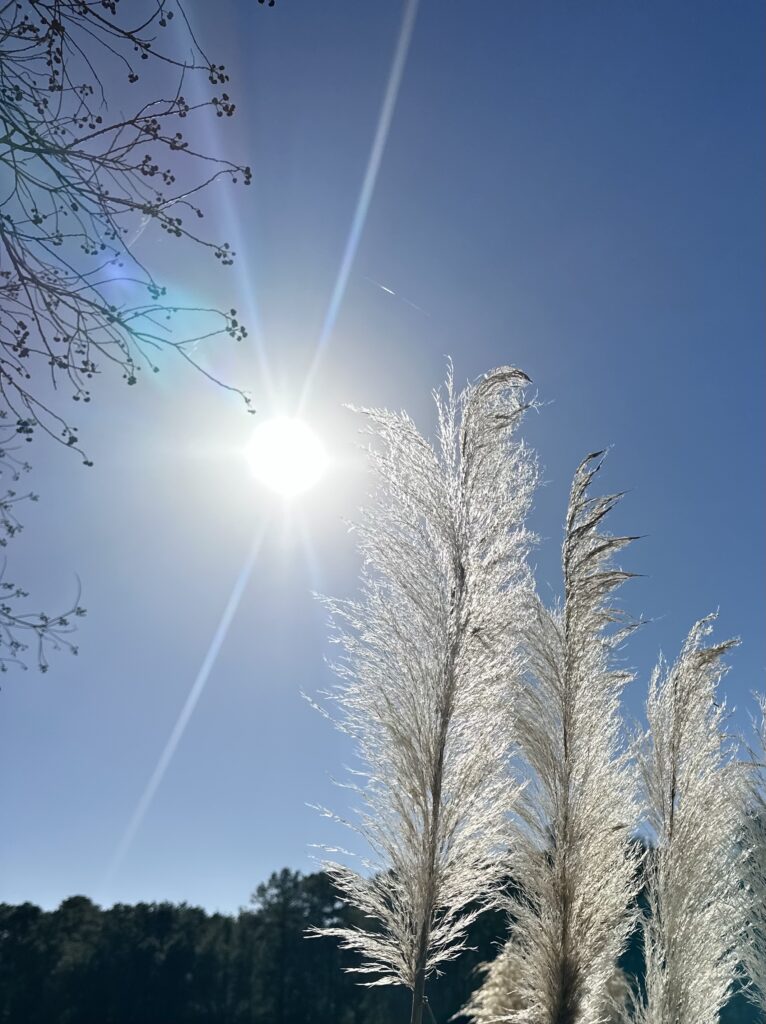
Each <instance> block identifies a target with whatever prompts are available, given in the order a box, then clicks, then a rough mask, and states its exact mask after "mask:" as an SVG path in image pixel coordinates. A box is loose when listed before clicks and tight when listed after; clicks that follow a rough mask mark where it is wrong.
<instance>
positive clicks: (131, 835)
mask: <svg viewBox="0 0 766 1024" xmlns="http://www.w3.org/2000/svg"><path fill="white" fill-rule="evenodd" d="M265 533H266V523H265V522H264V523H262V525H261V527H260V529H259V530H258V533H257V534H256V537H255V540H254V541H253V545H252V547H251V549H250V553H249V555H248V556H247V559H246V561H245V564H244V565H243V566H242V569H241V570H240V573H239V576H237V579H236V582H235V583H234V587H233V589H232V591H231V594H230V595H229V600H228V601H227V602H226V607H225V608H224V610H223V615H222V616H221V619H220V622H219V623H218V626H217V628H216V631H215V633H214V634H213V639H212V640H211V641H210V646H209V647H208V649H207V653H206V654H205V657H204V658H203V660H202V664H201V665H200V667H199V671H198V672H197V675H196V678H195V680H194V682H193V684H192V687H191V689H190V690H189V694H188V696H187V698H186V700H185V701H184V705H183V707H182V708H181V712H180V714H179V716H178V718H177V719H176V723H175V725H174V726H173V729H172V730H171V733H170V736H169V737H168V740H167V743H166V744H165V747H164V749H163V751H162V753H161V754H160V758H159V760H158V761H157V764H156V766H155V768H154V771H153V772H152V774H151V777H150V778H149V781H148V782H147V784H146V788H145V789H144V791H143V793H142V794H141V798H140V800H139V801H138V803H137V804H136V809H135V810H134V812H133V815H132V817H131V819H130V821H129V822H128V826H127V828H126V829H125V832H124V833H123V836H122V839H121V840H120V842H119V845H118V846H117V849H116V850H115V853H114V856H113V857H112V860H111V863H110V865H109V867H108V869H107V872H106V876H105V878H104V887H105V888H109V886H110V885H111V883H112V881H113V879H114V877H115V875H116V874H117V872H118V871H119V869H120V866H121V865H122V862H123V861H124V859H125V856H126V854H127V853H128V850H129V849H130V847H131V846H132V844H133V840H134V839H135V838H136V835H137V833H138V831H139V829H140V828H141V824H142V822H143V820H144V818H145V817H146V813H147V811H148V810H149V808H150V806H151V804H152V801H153V799H154V797H155V795H156V793H157V790H158V789H159V787H160V785H161V783H162V780H163V778H164V777H165V773H166V771H167V770H168V768H169V766H170V763H171V761H172V760H173V756H174V754H175V752H176V750H177V749H178V744H179V743H180V742H181V739H182V738H183V734H184V732H185V731H186V727H187V725H188V724H189V720H190V719H191V716H192V715H193V713H194V709H195V708H196V706H197V703H198V701H199V699H200V697H201V696H202V691H203V690H204V689H205V684H206V683H207V681H208V678H209V676H210V673H211V671H212V669H213V666H214V665H215V662H216V659H217V657H218V654H219V652H220V650H221V647H222V646H223V642H224V640H225V639H226V634H227V633H228V632H229V627H230V626H231V623H232V621H233V619H234V616H235V615H236V612H237V608H238V607H239V603H240V601H241V600H242V595H243V594H244V592H245V587H246V586H247V583H248V580H249V579H250V574H251V572H252V571H253V566H254V565H255V562H256V559H257V558H258V553H259V551H260V549H261V546H262V544H263V538H264V535H265Z"/></svg>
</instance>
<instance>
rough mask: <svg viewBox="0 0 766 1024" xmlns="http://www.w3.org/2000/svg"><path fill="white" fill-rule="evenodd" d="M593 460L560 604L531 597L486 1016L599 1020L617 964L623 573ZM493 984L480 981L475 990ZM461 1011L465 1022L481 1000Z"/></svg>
mask: <svg viewBox="0 0 766 1024" xmlns="http://www.w3.org/2000/svg"><path fill="white" fill-rule="evenodd" d="M602 454H603V453H601V452H597V453H594V454H592V455H589V456H588V457H587V458H586V459H585V460H584V461H583V462H582V464H581V465H580V466H579V468H578V470H577V472H576V474H575V478H574V482H573V485H572V491H571V496H570V501H569V509H568V513H567V521H566V532H565V539H564V546H563V570H564V586H565V594H564V603H563V607H561V608H559V609H556V610H553V611H550V610H548V609H546V608H545V607H544V606H543V604H542V602H541V601H540V600H538V599H534V604H533V612H532V615H531V619H530V625H529V627H528V630H527V638H526V640H527V642H526V647H527V655H528V659H529V670H528V673H527V676H526V679H525V681H524V684H523V685H522V687H521V690H520V693H519V695H518V697H517V699H516V707H515V713H516V737H515V738H516V742H517V744H518V748H519V754H520V757H521V759H522V761H523V764H524V768H525V773H526V775H527V776H528V778H529V785H528V786H527V788H526V790H525V791H524V794H523V796H522V799H521V801H520V805H519V817H520V824H521V834H520V840H519V843H518V846H517V851H516V856H515V858H514V864H513V875H514V879H515V881H516V882H517V883H518V890H517V894H516V896H515V899H514V901H513V902H512V903H511V906H510V910H511V915H512V919H513V925H512V933H511V938H510V939H509V941H508V944H507V946H506V947H505V950H504V951H503V953H502V954H501V955H502V957H503V958H504V960H503V961H501V964H502V966H498V968H497V971H498V972H503V976H504V978H505V979H506V980H507V981H508V982H509V983H510V979H513V986H514V989H513V992H509V993H508V994H507V1001H506V1003H505V1004H504V1003H503V1001H502V1000H500V1001H497V1002H493V1005H497V1006H498V1008H499V1013H498V1016H497V1017H496V1019H497V1020H502V1021H518V1022H521V1021H524V1022H528V1024H575V1022H578V1024H580V1022H583V1024H589V1022H594V1024H595V1022H597V1021H602V1020H604V1007H605V1006H606V1005H607V1003H608V1002H609V996H608V992H609V989H610V986H611V985H612V983H613V979H614V976H615V967H616V962H617V959H618V957H619V956H620V954H621V952H622V951H623V949H624V947H625V944H626V942H627V938H628V935H629V933H630V931H631V929H632V927H633V925H634V922H635V911H634V910H633V909H632V906H633V903H634V897H635V893H636V888H637V876H638V871H637V868H638V854H637V853H636V849H635V846H634V845H633V844H632V843H631V830H632V828H633V825H634V822H635V821H636V819H637V805H636V801H635V794H634V790H635V787H634V784H633V781H632V776H631V771H630V768H629V765H628V764H627V761H626V757H625V753H624V751H623V740H622V730H621V718H620V697H621V693H622V690H623V687H624V686H625V684H626V682H627V681H628V679H629V678H630V677H629V675H628V674H627V673H626V672H624V671H622V670H619V669H617V668H615V667H614V666H613V660H614V652H615V648H616V647H617V645H618V644H619V643H620V642H621V640H622V639H623V637H624V636H625V633H626V631H627V630H629V629H630V628H632V627H626V626H625V625H624V624H622V616H621V614H620V613H619V612H618V611H617V610H616V609H615V608H614V607H613V606H612V605H611V603H610V600H609V598H610V595H611V594H612V591H613V590H614V589H615V588H616V587H617V586H619V584H621V583H622V582H623V581H624V580H626V579H628V578H629V576H630V575H631V574H630V573H626V572H623V571H622V570H620V569H617V568H615V567H614V565H613V564H612V558H613V556H614V555H615V554H616V553H617V552H618V551H620V550H621V549H622V548H624V547H625V546H626V545H627V544H628V543H629V542H630V541H631V540H632V539H633V538H630V537H612V536H609V535H607V534H605V533H603V532H602V531H601V526H602V522H603V520H604V518H605V517H606V516H607V515H608V513H609V512H610V511H611V510H612V508H613V507H614V505H615V504H616V503H617V501H618V500H619V498H620V495H607V496H604V497H591V496H590V495H589V487H590V484H591V482H592V480H593V477H594V475H595V473H596V472H597V471H598V469H599V467H600V465H601V461H602ZM496 980H499V979H496V978H495V977H494V976H493V973H492V972H490V975H489V977H488V978H487V982H485V984H491V985H494V983H495V981H496ZM483 999H484V996H483V995H481V994H479V995H477V996H476V997H474V1000H473V1002H472V1004H471V1006H470V1007H469V1008H468V1009H467V1012H468V1013H469V1016H471V1018H472V1020H473V1021H474V1022H475V1024H484V1022H485V1021H486V1020H488V1019H490V1018H487V1017H486V1016H483V1010H482V1009H481V1007H482V1000H483Z"/></svg>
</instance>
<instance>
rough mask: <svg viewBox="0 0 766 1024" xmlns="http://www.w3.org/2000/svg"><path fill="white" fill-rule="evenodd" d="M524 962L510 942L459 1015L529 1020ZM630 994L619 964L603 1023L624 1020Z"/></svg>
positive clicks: (486, 1023) (490, 1023)
mask: <svg viewBox="0 0 766 1024" xmlns="http://www.w3.org/2000/svg"><path fill="white" fill-rule="evenodd" d="M523 967H524V965H523V963H522V962H521V960H520V958H519V957H518V956H516V955H515V947H514V946H513V945H512V944H510V943H509V944H507V945H506V946H505V947H504V948H503V949H502V950H501V951H500V953H499V954H498V955H497V956H496V957H495V959H494V960H493V961H492V962H491V963H490V964H487V965H485V966H484V968H483V973H484V981H483V982H482V984H481V985H480V986H479V988H478V989H477V990H476V992H474V994H473V996H472V998H471V1002H470V1004H469V1006H468V1008H466V1010H464V1011H463V1013H461V1014H458V1016H457V1017H456V1018H455V1019H460V1018H462V1016H463V1014H467V1015H468V1016H469V1017H470V1019H471V1020H472V1021H474V1022H475V1024H497V1022H499V1021H506V1020H509V1019H510V1020H526V1019H528V1017H527V1016H525V1013H524V1011H526V1010H527V1009H528V1008H527V1006H526V1004H525V1002H524V1000H523V996H522V988H523V986H522V984H521V975H520V971H521V970H523ZM629 994H630V982H629V981H628V978H627V976H626V975H625V972H624V971H623V970H621V968H620V967H617V966H615V968H614V973H613V974H612V977H611V978H610V980H609V983H608V984H607V986H606V988H605V990H604V992H603V1000H602V1004H603V1005H602V1006H601V1007H600V1011H599V1014H598V1016H597V1019H598V1021H599V1022H600V1024H622V1022H623V1020H624V1007H625V1006H626V1005H627V1001H628V998H629Z"/></svg>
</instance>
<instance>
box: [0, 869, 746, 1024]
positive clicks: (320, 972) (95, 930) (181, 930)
mask: <svg viewBox="0 0 766 1024" xmlns="http://www.w3.org/2000/svg"><path fill="white" fill-rule="evenodd" d="M340 922H343V923H345V924H348V923H354V922H355V912H354V911H353V910H352V909H349V908H348V907H346V906H344V905H343V904H341V903H340V902H339V901H338V899H337V898H336V896H335V894H334V892H333V889H332V887H331V885H330V882H329V880H328V879H327V877H326V876H325V875H323V874H321V873H317V874H312V875H306V876H303V875H301V874H300V873H297V872H292V871H288V870H283V871H281V872H280V873H278V874H273V875H272V876H271V878H270V879H269V881H268V882H266V883H264V884H262V885H260V886H258V888H257V890H256V892H255V894H254V896H253V901H252V907H251V908H250V909H247V910H243V911H241V912H240V913H239V915H238V916H236V917H229V916H226V915H222V914H207V913H206V912H205V911H204V910H201V909H199V908H197V907H189V906H187V905H185V904H181V905H179V906H176V905H174V904H171V903H152V904H147V903H139V904H136V905H135V906H127V905H123V904H117V905H116V906H114V907H112V908H111V909H108V910H102V909H101V908H100V907H98V906H96V905H95V904H94V903H92V902H91V901H90V900H89V899H87V898H86V897H84V896H73V897H71V898H70V899H68V900H65V901H64V902H63V903H62V904H61V906H60V907H59V908H58V909H57V910H55V911H49V912H47V911H43V910H41V909H40V908H39V907H36V906H34V905H33V904H31V903H24V904H22V905H20V906H10V905H8V904H0V1021H1V1022H2V1024H401V1021H403V1020H405V1019H407V1017H408V1014H409V999H408V995H407V993H405V992H403V991H402V990H401V989H394V988H390V987H385V988H362V987H360V986H359V985H357V984H356V983H355V981H354V975H349V974H347V973H344V972H343V970H342V968H343V967H348V966H351V965H352V964H353V962H354V961H353V957H352V955H351V954H348V953H343V952H340V951H339V950H338V948H337V944H336V942H335V941H334V940H332V939H328V938H317V939H306V938H305V935H304V933H305V931H306V929H307V928H309V927H311V926H319V927H327V926H330V925H334V924H338V923H340ZM505 935H506V922H505V918H504V915H502V914H500V913H499V912H487V913H484V914H482V915H481V916H480V917H479V918H478V919H477V921H476V922H475V923H474V925H473V927H472V929H471V931H470V934H469V945H470V946H471V947H474V948H472V949H471V950H469V951H468V952H466V953H465V954H464V955H463V956H462V957H461V958H460V959H459V960H457V961H455V962H454V963H451V964H447V965H446V969H445V972H444V975H443V976H442V977H440V978H437V979H435V980H434V981H433V982H432V983H431V984H430V990H429V997H430V1003H431V1008H432V1010H433V1014H434V1018H435V1020H436V1021H437V1022H438V1024H446V1022H447V1021H448V1020H449V1019H450V1017H452V1015H453V1014H455V1013H457V1011H458V1010H459V1009H460V1007H461V1006H463V1005H464V1003H465V1002H466V1000H467V998H468V996H469V994H470V992H471V991H472V989H473V988H474V987H475V986H476V985H477V983H478V981H479V975H478V974H477V967H478V965H479V964H481V963H485V962H486V961H488V960H490V959H492V957H494V955H495V953H496V950H497V945H498V943H499V942H501V941H502V940H503V939H504V938H505ZM623 966H624V967H625V968H626V969H627V970H628V971H629V972H630V973H631V974H636V975H637V974H640V950H639V948H638V943H637V942H636V943H634V944H633V946H632V947H631V948H630V949H629V950H628V952H627V954H626V957H625V962H624V964H623ZM757 1020H758V1017H757V1014H756V1013H755V1011H754V1009H753V1008H752V1007H750V1006H749V1005H748V1004H747V1002H746V1001H745V1000H744V998H743V997H742V996H737V997H736V998H735V999H734V1000H733V1001H732V1003H731V1004H730V1006H729V1007H728V1010H727V1013H726V1014H725V1016H724V1017H723V1018H722V1021H723V1022H725V1024H754V1022H756V1021H757Z"/></svg>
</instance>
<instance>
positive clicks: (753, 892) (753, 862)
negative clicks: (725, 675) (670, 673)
mask: <svg viewBox="0 0 766 1024" xmlns="http://www.w3.org/2000/svg"><path fill="white" fill-rule="evenodd" d="M758 707H759V720H758V739H759V743H758V750H756V751H754V752H753V756H752V758H751V762H752V763H751V765H750V767H751V768H752V773H751V775H750V777H749V785H748V786H747V788H746V790H745V801H746V802H745V827H744V839H745V846H746V856H745V883H746V888H745V901H746V904H745V914H746V922H745V934H744V941H743V943H742V947H741V950H740V955H741V957H742V960H743V962H744V965H745V968H746V970H747V973H748V976H749V978H750V981H751V982H752V986H751V987H750V988H749V989H748V994H749V995H750V997H751V998H752V1000H753V1002H754V1003H756V1004H757V1005H758V1006H760V1007H761V1009H762V1010H763V1011H764V1013H765V1014H766V696H761V697H759V698H758Z"/></svg>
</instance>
